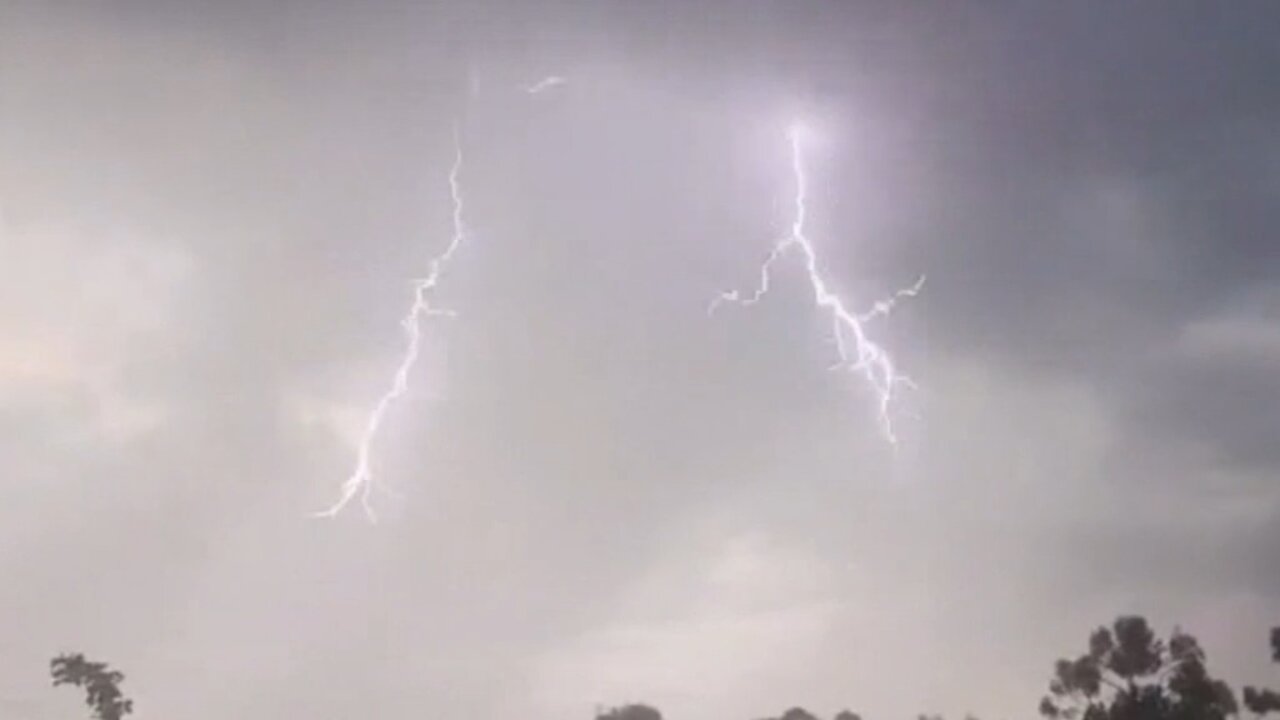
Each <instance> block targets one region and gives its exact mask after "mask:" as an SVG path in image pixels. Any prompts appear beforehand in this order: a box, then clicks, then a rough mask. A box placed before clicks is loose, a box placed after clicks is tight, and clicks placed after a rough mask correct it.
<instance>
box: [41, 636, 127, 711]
mask: <svg viewBox="0 0 1280 720" xmlns="http://www.w3.org/2000/svg"><path fill="white" fill-rule="evenodd" d="M49 671H50V674H52V675H53V685H54V687H57V686H59V685H74V686H75V687H79V688H84V691H85V700H84V702H85V704H86V705H88V706H89V707H91V708H93V716H94V717H95V718H98V719H99V720H120V719H121V718H123V717H124V716H125V715H128V714H129V713H131V712H133V701H132V700H129V699H128V698H126V697H125V696H124V693H122V692H121V691H120V683H122V682H124V674H123V673H121V672H119V671H116V670H112V669H110V668H108V667H107V664H106V663H98V662H89V661H88V660H85V658H84V655H81V654H79V653H76V654H75V655H59V656H58V657H56V658H54V659H53V660H52V661H51V662H50V663H49Z"/></svg>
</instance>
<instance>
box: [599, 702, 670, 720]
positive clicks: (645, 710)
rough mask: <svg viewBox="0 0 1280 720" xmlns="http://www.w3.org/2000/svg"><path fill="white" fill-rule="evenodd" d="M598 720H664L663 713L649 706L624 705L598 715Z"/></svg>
mask: <svg viewBox="0 0 1280 720" xmlns="http://www.w3.org/2000/svg"><path fill="white" fill-rule="evenodd" d="M596 720H662V713H660V712H658V710H657V709H656V708H652V707H650V706H648V705H638V704H637V705H623V706H622V707H618V708H613V709H611V710H608V711H606V712H603V713H597V714H596Z"/></svg>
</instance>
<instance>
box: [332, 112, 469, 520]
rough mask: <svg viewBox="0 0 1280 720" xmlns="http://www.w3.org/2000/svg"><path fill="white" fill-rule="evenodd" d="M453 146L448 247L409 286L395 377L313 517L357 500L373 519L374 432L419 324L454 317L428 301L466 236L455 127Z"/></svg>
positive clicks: (399, 386)
mask: <svg viewBox="0 0 1280 720" xmlns="http://www.w3.org/2000/svg"><path fill="white" fill-rule="evenodd" d="M453 146H454V159H453V165H452V167H450V169H449V195H450V197H451V199H452V202H453V235H452V237H450V238H449V244H448V245H447V246H446V247H445V249H444V251H443V252H441V253H440V254H439V255H436V256H435V257H434V258H432V260H431V264H430V265H429V266H428V269H427V274H426V276H425V277H422V278H419V279H417V280H415V281H414V283H413V303H412V304H411V305H410V306H409V311H408V312H407V313H406V314H405V316H404V318H403V319H401V321H400V325H401V327H402V328H403V329H404V333H405V337H406V339H407V340H408V342H407V344H406V347H405V352H404V355H403V356H402V357H401V358H400V364H399V365H398V366H396V370H395V374H394V375H392V379H391V386H390V387H389V388H388V389H387V391H386V392H385V393H383V395H382V397H381V398H379V399H378V402H377V404H376V405H374V407H373V411H372V412H371V413H370V414H369V420H368V421H367V422H366V423H365V427H364V432H363V433H362V434H361V436H360V443H359V446H358V447H357V450H356V466H355V469H354V470H353V471H352V472H351V475H350V476H349V477H348V478H347V480H346V482H344V483H342V490H341V493H340V494H339V496H338V500H337V502H335V503H334V504H333V505H331V506H329V507H328V508H327V509H325V510H323V511H321V512H318V513H315V514H314V516H315V517H334V516H336V515H337V514H338V513H340V512H342V510H343V509H344V508H346V507H347V505H349V504H351V502H352V501H353V500H355V499H356V498H357V497H358V498H359V499H360V504H361V505H362V506H363V507H364V511H365V514H367V515H368V516H369V519H370V520H371V521H376V520H377V516H376V515H375V514H374V512H373V505H372V504H371V502H370V500H371V496H372V493H373V490H374V489H375V488H377V487H379V486H378V485H377V484H376V483H375V482H374V478H373V471H372V469H371V467H370V456H371V454H372V451H373V442H374V440H375V439H377V436H378V430H379V428H381V427H382V422H383V420H384V419H386V415H387V411H388V410H389V409H390V408H391V405H392V404H393V403H394V402H395V401H396V400H398V399H399V398H401V397H403V396H404V394H405V393H406V392H408V390H409V373H410V371H412V370H413V366H414V364H416V363H417V361H418V353H419V351H420V350H421V347H422V321H423V320H424V319H425V318H428V317H432V316H441V317H452V316H453V315H454V313H453V311H451V310H445V309H441V308H437V307H434V306H432V304H431V301H430V299H429V295H430V294H431V291H432V290H434V289H435V287H436V285H437V284H438V283H439V281H440V276H441V274H442V273H443V272H444V269H445V267H446V266H447V265H448V264H449V260H450V259H452V258H453V255H454V253H455V252H456V251H457V250H458V246H459V245H461V244H462V241H463V239H464V238H465V237H466V230H465V227H464V226H463V223H462V187H461V185H460V184H459V182H458V177H459V175H460V174H461V172H462V142H461V140H460V138H459V135H458V128H457V127H456V126H455V127H454V129H453Z"/></svg>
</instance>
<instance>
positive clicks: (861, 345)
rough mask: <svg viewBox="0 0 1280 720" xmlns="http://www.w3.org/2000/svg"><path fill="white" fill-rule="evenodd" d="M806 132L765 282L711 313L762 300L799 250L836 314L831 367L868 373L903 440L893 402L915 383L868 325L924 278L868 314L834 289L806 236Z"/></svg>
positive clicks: (885, 419) (881, 408)
mask: <svg viewBox="0 0 1280 720" xmlns="http://www.w3.org/2000/svg"><path fill="white" fill-rule="evenodd" d="M802 134H803V128H802V127H801V126H800V125H798V124H797V125H792V126H791V128H790V129H789V131H788V133H787V135H788V139H789V140H790V142H791V172H792V177H793V181H794V183H795V196H794V200H793V212H794V215H793V216H792V221H791V233H790V234H789V235H788V236H787V237H784V238H782V239H781V240H779V241H777V242H776V243H775V244H774V246H773V249H772V250H770V252H769V255H768V256H767V257H766V258H765V260H764V262H763V263H762V264H761V266H760V280H759V283H758V284H757V285H756V289H755V291H754V292H752V293H751V294H750V295H745V296H744V295H743V294H741V293H739V292H738V291H736V290H733V291H729V292H724V293H721V294H720V295H719V296H717V297H716V298H715V299H714V300H712V301H711V305H710V307H709V308H708V313H714V312H715V310H716V309H717V308H718V307H719V306H720V305H722V304H724V303H735V304H738V305H744V306H748V305H754V304H756V303H757V302H759V301H760V299H761V298H762V297H764V295H765V294H766V293H768V292H769V287H770V273H771V271H772V270H773V265H774V263H775V262H777V261H778V260H779V259H780V258H781V257H782V256H783V255H785V254H786V253H787V252H788V251H790V250H793V249H798V250H799V251H800V253H801V255H802V257H803V259H804V266H805V270H806V271H807V273H808V279H809V285H810V287H811V288H812V289H813V301H814V304H815V305H816V306H817V307H818V308H820V309H822V310H824V311H826V312H827V313H829V314H830V316H831V326H832V333H833V335H834V338H835V346H836V354H837V357H838V359H837V361H836V362H835V363H834V364H833V365H832V368H831V369H833V370H846V371H849V372H857V373H861V374H862V376H863V377H864V378H865V379H866V381H867V383H868V384H869V385H870V386H871V389H872V391H873V392H874V393H875V396H876V404H877V409H878V412H879V419H880V424H881V427H882V428H883V429H884V433H885V436H886V437H887V438H888V439H889V442H890V443H891V444H897V435H896V434H895V433H894V430H893V422H892V420H891V419H890V416H889V410H890V406H891V405H892V402H893V400H894V397H895V395H896V394H897V391H898V389H899V387H907V388H913V387H915V383H913V382H912V381H911V379H910V378H908V377H907V376H905V375H903V374H901V373H899V372H898V370H897V368H896V367H895V366H894V364H893V360H892V358H891V357H890V356H889V353H888V351H886V350H885V349H884V348H883V347H881V346H880V345H878V344H876V343H875V342H874V341H872V340H871V338H870V337H869V336H868V335H867V331H866V324H867V323H868V322H869V321H870V320H873V319H875V318H877V317H882V316H886V315H888V314H890V313H891V312H893V310H894V308H895V307H896V306H897V304H898V302H899V301H900V300H902V299H903V298H909V297H915V296H916V295H917V294H919V292H920V290H921V289H922V288H923V287H924V276H923V275H921V276H920V279H919V280H917V281H916V282H915V284H914V285H911V286H910V287H907V288H904V289H902V290H899V291H897V292H896V293H894V294H893V295H891V296H889V297H888V298H884V299H882V300H879V301H877V302H876V303H874V304H873V305H872V306H871V309H869V310H867V311H865V312H862V313H854V312H852V311H850V310H849V309H848V308H847V307H846V306H845V304H844V301H843V300H841V299H840V297H839V296H837V295H836V294H835V293H833V292H832V291H831V290H830V288H829V287H828V286H827V281H826V280H825V279H824V278H823V276H822V273H821V272H820V271H819V269H818V255H817V252H816V251H815V250H814V247H813V243H812V242H811V241H810V240H809V237H808V236H807V235H806V234H805V220H806V217H807V214H808V207H807V192H808V181H807V179H806V176H805V169H804V153H803V152H802V147H801V145H802V143H801V136H802Z"/></svg>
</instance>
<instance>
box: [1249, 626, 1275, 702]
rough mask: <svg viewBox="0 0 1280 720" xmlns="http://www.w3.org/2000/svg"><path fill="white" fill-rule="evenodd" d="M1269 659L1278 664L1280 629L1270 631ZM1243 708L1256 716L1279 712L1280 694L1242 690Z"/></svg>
mask: <svg viewBox="0 0 1280 720" xmlns="http://www.w3.org/2000/svg"><path fill="white" fill-rule="evenodd" d="M1271 659H1272V660H1273V661H1275V662H1280V627H1277V628H1272V629H1271ZM1244 706H1245V707H1247V708H1249V711H1250V712H1252V713H1255V714H1257V715H1266V714H1267V713H1272V712H1280V693H1278V692H1276V691H1275V690H1268V689H1267V688H1254V687H1247V688H1245V689H1244Z"/></svg>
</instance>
